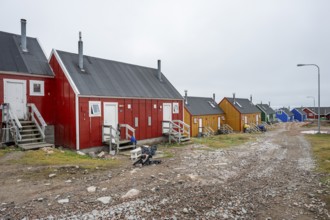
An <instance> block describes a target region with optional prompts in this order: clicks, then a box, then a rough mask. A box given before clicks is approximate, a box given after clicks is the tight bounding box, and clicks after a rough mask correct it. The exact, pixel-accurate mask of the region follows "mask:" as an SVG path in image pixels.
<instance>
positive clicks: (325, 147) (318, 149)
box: [306, 134, 330, 208]
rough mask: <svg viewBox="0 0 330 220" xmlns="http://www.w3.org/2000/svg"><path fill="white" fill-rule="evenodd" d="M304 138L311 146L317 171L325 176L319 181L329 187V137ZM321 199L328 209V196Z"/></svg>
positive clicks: (329, 203)
mask: <svg viewBox="0 0 330 220" xmlns="http://www.w3.org/2000/svg"><path fill="white" fill-rule="evenodd" d="M306 138H307V139H308V140H309V141H310V143H311V145H312V150H313V154H314V157H315V159H316V161H317V170H318V171H319V172H322V173H325V174H327V175H326V176H325V177H324V178H323V179H321V181H322V182H323V183H324V184H327V185H330V176H329V174H330V135H329V134H314V135H306ZM323 199H324V200H325V201H326V204H327V205H326V207H327V208H330V195H328V194H324V195H323Z"/></svg>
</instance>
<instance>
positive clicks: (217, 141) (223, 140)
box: [192, 133, 256, 149]
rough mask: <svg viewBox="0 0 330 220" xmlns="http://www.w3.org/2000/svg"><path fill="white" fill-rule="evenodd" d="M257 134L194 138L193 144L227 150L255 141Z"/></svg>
mask: <svg viewBox="0 0 330 220" xmlns="http://www.w3.org/2000/svg"><path fill="white" fill-rule="evenodd" d="M255 137H256V135H255V134H242V133H239V134H227V135H216V136H212V137H208V138H193V139H192V140H193V142H194V143H197V144H202V145H206V146H208V147H210V148H215V149H218V148H227V147H231V146H235V145H240V144H244V143H246V142H248V141H253V140H255Z"/></svg>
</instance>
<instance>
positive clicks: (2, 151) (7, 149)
mask: <svg viewBox="0 0 330 220" xmlns="http://www.w3.org/2000/svg"><path fill="white" fill-rule="evenodd" d="M19 150H20V149H18V148H16V147H14V146H10V147H5V148H3V149H0V157H3V156H5V155H6V154H7V153H10V152H14V151H19Z"/></svg>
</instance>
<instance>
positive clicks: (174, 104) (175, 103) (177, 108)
mask: <svg viewBox="0 0 330 220" xmlns="http://www.w3.org/2000/svg"><path fill="white" fill-rule="evenodd" d="M178 113H179V103H177V102H174V103H173V114H178Z"/></svg>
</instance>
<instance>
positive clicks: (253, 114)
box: [219, 94, 262, 131]
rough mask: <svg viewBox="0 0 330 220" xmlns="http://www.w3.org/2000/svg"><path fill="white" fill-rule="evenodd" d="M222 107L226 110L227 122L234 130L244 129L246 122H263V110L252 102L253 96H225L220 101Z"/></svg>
mask: <svg viewBox="0 0 330 220" xmlns="http://www.w3.org/2000/svg"><path fill="white" fill-rule="evenodd" d="M219 106H220V108H221V109H222V110H223V111H224V112H225V115H226V124H228V125H229V126H230V127H232V128H233V130H234V131H243V126H244V124H249V125H251V124H255V125H258V124H260V123H262V122H261V111H260V110H259V109H258V108H257V107H256V106H255V105H254V104H253V103H252V96H251V97H250V100H249V99H244V98H243V99H242V98H236V97H235V94H234V95H233V98H229V97H225V98H223V99H222V100H221V102H220V103H219Z"/></svg>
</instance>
